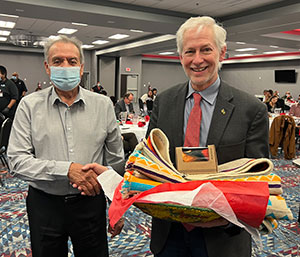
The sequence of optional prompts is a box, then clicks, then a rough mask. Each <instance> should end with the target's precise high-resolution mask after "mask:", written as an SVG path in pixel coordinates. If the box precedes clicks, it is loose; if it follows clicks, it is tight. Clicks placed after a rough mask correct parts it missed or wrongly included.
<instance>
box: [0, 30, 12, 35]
mask: <svg viewBox="0 0 300 257" xmlns="http://www.w3.org/2000/svg"><path fill="white" fill-rule="evenodd" d="M9 35H10V31H8V30H0V36H9Z"/></svg>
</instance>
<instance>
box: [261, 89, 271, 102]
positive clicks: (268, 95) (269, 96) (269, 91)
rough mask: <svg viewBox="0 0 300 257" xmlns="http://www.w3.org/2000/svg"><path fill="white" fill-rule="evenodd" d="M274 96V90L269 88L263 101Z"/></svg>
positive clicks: (267, 100)
mask: <svg viewBox="0 0 300 257" xmlns="http://www.w3.org/2000/svg"><path fill="white" fill-rule="evenodd" d="M272 96H273V90H272V89H269V90H268V92H267V94H266V97H265V101H263V102H264V103H267V102H269V101H270V99H271V97H272Z"/></svg>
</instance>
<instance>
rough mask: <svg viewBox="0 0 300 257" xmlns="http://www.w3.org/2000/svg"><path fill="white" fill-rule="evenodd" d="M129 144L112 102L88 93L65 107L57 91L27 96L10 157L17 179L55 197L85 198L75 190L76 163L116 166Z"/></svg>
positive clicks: (15, 125)
mask: <svg viewBox="0 0 300 257" xmlns="http://www.w3.org/2000/svg"><path fill="white" fill-rule="evenodd" d="M123 155H124V154H123V143H122V139H121V133H120V129H119V127H118V125H117V122H116V118H115V114H114V109H113V105H112V102H111V100H110V99H109V98H108V97H106V96H103V95H100V94H95V93H93V92H90V91H88V90H85V89H83V88H80V89H79V94H78V95H77V99H76V100H75V102H74V103H73V104H72V105H71V106H68V105H67V104H65V103H63V102H62V101H61V100H60V98H59V97H58V95H57V94H56V92H55V90H54V88H53V87H49V88H46V89H44V90H41V91H38V92H35V93H32V94H30V95H28V96H25V97H24V98H23V99H22V101H21V102H20V104H19V106H18V110H17V113H16V116H15V119H14V123H13V127H12V131H11V135H10V140H9V146H8V158H9V161H10V166H11V170H12V172H13V173H14V174H15V176H17V177H19V178H21V179H23V180H26V181H29V183H30V185H32V186H33V187H35V188H37V189H40V190H43V191H44V192H47V193H50V194H55V195H67V194H74V193H79V191H78V190H77V189H74V188H73V187H72V186H71V185H70V181H69V179H68V176H67V174H68V171H69V167H70V165H71V163H72V162H76V163H80V164H83V165H84V164H87V163H92V162H97V163H99V164H103V165H112V164H116V163H119V162H121V161H122V160H123Z"/></svg>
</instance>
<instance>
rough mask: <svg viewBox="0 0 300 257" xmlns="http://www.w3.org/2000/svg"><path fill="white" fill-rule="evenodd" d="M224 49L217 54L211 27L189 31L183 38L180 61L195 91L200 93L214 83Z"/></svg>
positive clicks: (222, 58)
mask: <svg viewBox="0 0 300 257" xmlns="http://www.w3.org/2000/svg"><path fill="white" fill-rule="evenodd" d="M225 53H226V47H225V46H224V47H223V48H222V50H221V53H220V52H219V49H218V47H217V45H216V43H215V35H214V31H213V29H212V28H211V27H203V29H202V30H201V31H200V32H197V28H194V29H189V30H187V31H186V32H185V33H184V36H183V48H182V53H181V55H180V61H181V64H182V66H183V68H184V71H185V73H186V75H187V76H188V77H189V79H190V80H191V83H192V87H193V88H194V89H195V90H197V91H202V90H204V89H206V88H208V87H209V86H210V85H211V84H212V83H214V82H215V81H216V79H217V77H218V66H219V62H221V61H223V60H224V58H225Z"/></svg>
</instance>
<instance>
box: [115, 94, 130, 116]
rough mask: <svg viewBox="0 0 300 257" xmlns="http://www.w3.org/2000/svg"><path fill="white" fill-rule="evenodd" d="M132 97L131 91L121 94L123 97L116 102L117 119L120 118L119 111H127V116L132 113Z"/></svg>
mask: <svg viewBox="0 0 300 257" xmlns="http://www.w3.org/2000/svg"><path fill="white" fill-rule="evenodd" d="M133 98H134V96H133V94H132V93H126V94H125V95H124V96H123V99H122V100H120V101H118V102H117V103H116V105H115V113H116V117H117V119H120V113H121V112H127V113H128V117H130V115H132V114H134V110H133V104H132V102H133Z"/></svg>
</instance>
